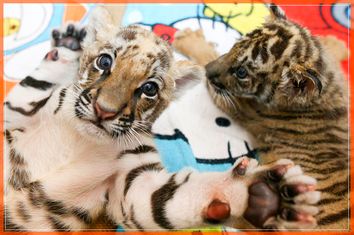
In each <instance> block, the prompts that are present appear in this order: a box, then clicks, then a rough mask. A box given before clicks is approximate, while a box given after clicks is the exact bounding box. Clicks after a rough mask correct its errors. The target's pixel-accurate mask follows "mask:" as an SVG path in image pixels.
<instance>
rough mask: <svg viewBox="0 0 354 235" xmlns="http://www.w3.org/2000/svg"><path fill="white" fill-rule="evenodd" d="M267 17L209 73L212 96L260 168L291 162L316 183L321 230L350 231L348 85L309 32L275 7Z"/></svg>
mask: <svg viewBox="0 0 354 235" xmlns="http://www.w3.org/2000/svg"><path fill="white" fill-rule="evenodd" d="M270 12H271V17H270V19H268V20H267V21H266V23H265V24H264V25H263V27H261V28H258V29H255V30H254V31H252V32H250V33H248V34H247V35H245V36H244V37H243V38H241V40H240V41H238V42H237V43H235V45H234V46H233V48H232V49H231V50H230V51H229V52H228V53H226V54H225V55H222V56H221V57H219V58H217V59H215V60H214V61H212V62H210V63H208V64H207V65H206V76H207V86H208V90H209V93H210V96H211V97H212V98H213V100H214V102H215V104H216V106H218V107H219V108H220V109H221V110H223V111H224V112H225V113H227V114H228V115H230V117H233V118H234V119H235V120H236V121H237V122H238V123H240V124H241V125H243V126H244V128H245V129H246V130H248V131H249V132H250V133H251V134H253V135H254V137H256V141H257V144H258V147H259V148H258V150H259V154H260V159H261V162H264V163H267V162H271V161H273V160H276V159H280V158H289V159H291V160H293V161H294V162H296V163H297V164H300V165H301V166H302V167H303V169H304V170H305V172H306V173H308V174H309V175H311V176H312V177H314V178H316V179H317V180H318V188H317V189H318V190H319V191H321V192H322V199H321V200H320V202H319V206H320V213H319V215H318V225H319V228H320V229H343V230H344V229H348V228H349V227H348V226H349V205H348V203H349V195H348V194H349V185H348V183H349V175H348V150H349V148H348V145H349V143H348V108H347V107H348V94H347V84H346V83H347V80H346V79H345V77H344V76H343V74H342V73H341V69H340V68H339V66H338V62H337V61H333V60H332V57H331V55H330V53H329V52H327V51H326V49H325V48H323V47H322V45H321V43H320V42H319V40H318V39H317V38H316V37H314V36H312V35H311V34H310V32H309V31H308V30H307V29H304V28H303V27H301V26H300V25H298V24H297V23H294V22H292V21H290V20H288V19H287V18H286V16H285V15H284V13H283V12H282V10H281V9H280V8H279V7H277V6H275V5H270ZM183 40H184V42H187V41H186V40H187V39H186V38H183ZM179 43H181V42H179ZM184 52H185V54H186V55H187V56H189V57H191V58H197V57H196V56H194V54H193V53H195V52H191V53H190V52H188V51H184ZM199 53H201V54H202V53H204V51H202V50H201V51H199ZM210 54H211V53H207V55H210ZM198 56H199V57H200V56H201V55H198ZM286 193H287V194H288V195H291V194H292V191H291V190H288V191H287V192H286Z"/></svg>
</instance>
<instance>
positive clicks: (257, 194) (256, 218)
mask: <svg viewBox="0 0 354 235" xmlns="http://www.w3.org/2000/svg"><path fill="white" fill-rule="evenodd" d="M237 167H238V166H236V167H235V168H237ZM246 172H247V171H246ZM252 174H253V176H252ZM248 175H249V176H247V174H246V176H245V177H252V178H253V180H252V183H251V184H250V186H249V188H248V193H249V198H248V207H247V209H246V211H245V213H244V217H245V219H247V220H248V221H249V222H250V223H252V224H253V225H254V226H256V227H258V228H263V229H269V230H279V229H308V228H313V227H315V226H316V219H315V218H314V215H316V214H317V213H318V210H317V208H316V207H315V206H313V205H311V204H315V203H317V202H318V201H319V199H320V192H318V191H315V188H316V180H315V179H313V178H311V177H309V176H306V175H304V174H303V172H302V170H301V168H300V166H298V165H294V163H293V162H292V161H290V160H285V159H282V160H279V161H277V162H276V163H275V164H271V165H266V166H260V167H258V168H256V169H254V170H253V171H251V172H249V174H248Z"/></svg>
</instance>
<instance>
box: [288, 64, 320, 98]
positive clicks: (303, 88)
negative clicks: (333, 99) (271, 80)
mask: <svg viewBox="0 0 354 235" xmlns="http://www.w3.org/2000/svg"><path fill="white" fill-rule="evenodd" d="M283 74H284V75H283V76H282V79H283V85H282V86H283V90H284V91H285V93H286V94H287V95H289V97H304V96H310V95H315V94H317V93H318V94H321V91H322V82H321V80H320V76H321V75H320V74H319V73H318V72H317V71H315V70H313V69H311V68H305V67H303V66H301V65H295V66H292V68H289V70H287V71H284V73H283Z"/></svg>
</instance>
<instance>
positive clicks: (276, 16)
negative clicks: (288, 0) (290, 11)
mask: <svg viewBox="0 0 354 235" xmlns="http://www.w3.org/2000/svg"><path fill="white" fill-rule="evenodd" d="M267 6H268V8H269V13H270V17H269V18H268V21H269V20H270V21H274V20H286V15H285V13H284V11H283V9H281V8H280V7H279V6H277V5H275V4H274V3H270V4H268V5H267Z"/></svg>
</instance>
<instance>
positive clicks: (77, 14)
mask: <svg viewBox="0 0 354 235" xmlns="http://www.w3.org/2000/svg"><path fill="white" fill-rule="evenodd" d="M85 14H86V8H85V7H84V6H82V5H81V4H67V5H65V12H64V17H63V21H64V22H67V21H80V20H81V19H82V18H83V17H84V15H85Z"/></svg>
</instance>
